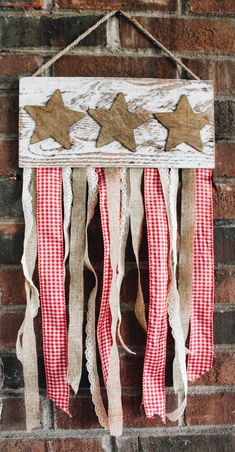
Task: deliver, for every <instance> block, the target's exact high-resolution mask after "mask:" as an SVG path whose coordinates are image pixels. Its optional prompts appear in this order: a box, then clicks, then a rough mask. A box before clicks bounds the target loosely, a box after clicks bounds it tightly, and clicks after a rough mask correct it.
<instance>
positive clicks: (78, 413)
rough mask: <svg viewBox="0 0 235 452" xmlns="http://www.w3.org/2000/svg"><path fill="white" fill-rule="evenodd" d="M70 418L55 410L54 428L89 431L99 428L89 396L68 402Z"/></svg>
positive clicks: (82, 396) (80, 396)
mask: <svg viewBox="0 0 235 452" xmlns="http://www.w3.org/2000/svg"><path fill="white" fill-rule="evenodd" d="M70 408H71V410H70V411H71V415H72V417H71V418H70V417H69V416H68V415H67V414H66V413H64V411H62V410H59V409H57V408H55V413H56V427H57V428H60V429H90V428H99V422H98V419H97V416H96V414H95V410H94V405H93V402H92V400H91V397H90V395H81V393H80V394H79V395H78V396H77V397H73V398H71V400H70Z"/></svg>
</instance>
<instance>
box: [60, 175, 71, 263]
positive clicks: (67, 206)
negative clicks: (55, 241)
mask: <svg viewBox="0 0 235 452" xmlns="http://www.w3.org/2000/svg"><path fill="white" fill-rule="evenodd" d="M71 178H72V169H71V168H62V181H63V208H64V225H63V227H64V263H66V260H67V257H68V255H69V227H70V221H71V210H72V202H73V192H72V181H71Z"/></svg>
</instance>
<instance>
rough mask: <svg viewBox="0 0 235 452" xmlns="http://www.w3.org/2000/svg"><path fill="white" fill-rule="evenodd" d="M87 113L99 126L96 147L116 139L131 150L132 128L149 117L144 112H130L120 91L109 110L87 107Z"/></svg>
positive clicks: (132, 140) (134, 149) (134, 148)
mask: <svg viewBox="0 0 235 452" xmlns="http://www.w3.org/2000/svg"><path fill="white" fill-rule="evenodd" d="M88 113H89V115H91V117H92V118H94V119H95V121H96V122H98V124H99V125H100V126H101V131H100V134H99V137H98V140H97V142H96V146H97V147H98V148H99V147H102V146H106V145H107V144H110V143H113V141H118V142H119V143H121V144H123V146H125V147H126V148H127V149H129V150H130V151H132V152H135V151H136V143H135V136H134V129H136V128H137V127H139V126H141V125H142V124H144V123H145V122H147V121H148V120H149V119H150V116H148V115H146V114H143V113H132V112H130V111H129V110H128V105H127V103H126V101H125V97H124V95H123V94H122V93H118V95H117V97H116V99H115V100H114V102H113V105H112V107H111V108H110V110H104V109H102V108H97V109H95V110H92V109H89V110H88Z"/></svg>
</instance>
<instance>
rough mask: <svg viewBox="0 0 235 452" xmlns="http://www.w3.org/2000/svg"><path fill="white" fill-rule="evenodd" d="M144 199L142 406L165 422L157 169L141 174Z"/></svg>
mask: <svg viewBox="0 0 235 452" xmlns="http://www.w3.org/2000/svg"><path fill="white" fill-rule="evenodd" d="M144 198H145V211H146V222H147V238H148V253H149V279H150V285H149V287H150V294H149V315H148V330H147V343H146V350H145V358H144V371H143V405H144V410H145V413H146V416H147V417H153V416H155V415H159V416H160V417H161V418H162V420H163V421H164V422H165V421H166V394H165V367H166V340H167V306H168V283H169V271H168V268H169V262H168V260H169V232H168V221H167V211H166V205H165V201H164V195H163V191H162V185H161V181H160V175H159V171H158V170H157V169H152V168H151V169H145V170H144Z"/></svg>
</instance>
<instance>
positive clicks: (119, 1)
mask: <svg viewBox="0 0 235 452" xmlns="http://www.w3.org/2000/svg"><path fill="white" fill-rule="evenodd" d="M56 6H57V7H59V8H70V9H74V8H77V9H81V10H82V9H105V10H109V9H111V10H113V9H123V10H125V9H128V11H130V10H131V9H135V11H137V10H145V11H147V10H149V9H150V10H155V9H156V10H157V11H175V10H176V8H177V1H176V0H163V1H162V0H129V1H128V0H112V1H111V2H110V0H86V1H84V0H57V1H56Z"/></svg>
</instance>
